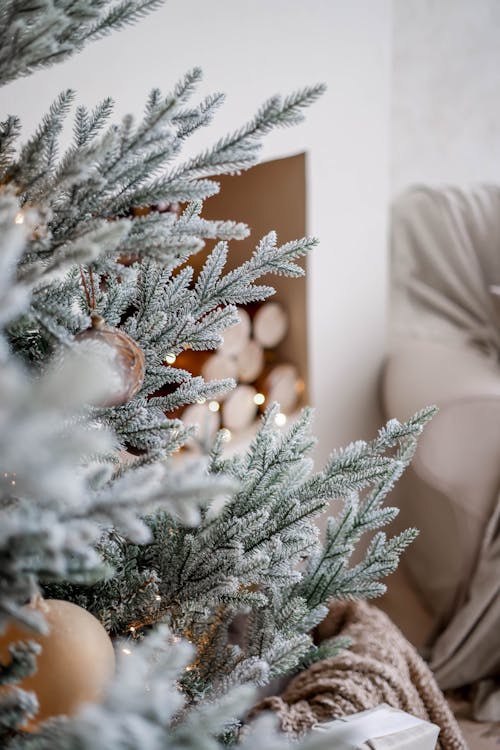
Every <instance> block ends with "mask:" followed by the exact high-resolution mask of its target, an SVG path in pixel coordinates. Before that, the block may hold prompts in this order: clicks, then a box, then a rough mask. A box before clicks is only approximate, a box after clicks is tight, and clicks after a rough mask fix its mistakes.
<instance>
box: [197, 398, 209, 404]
mask: <svg viewBox="0 0 500 750" xmlns="http://www.w3.org/2000/svg"><path fill="white" fill-rule="evenodd" d="M196 403H197V404H206V403H207V399H206V398H203V396H200V398H197V399H196Z"/></svg>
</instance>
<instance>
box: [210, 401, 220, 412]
mask: <svg viewBox="0 0 500 750" xmlns="http://www.w3.org/2000/svg"><path fill="white" fill-rule="evenodd" d="M208 408H209V409H210V411H214V412H215V411H219V409H220V404H219V402H218V401H210V402H209V404H208Z"/></svg>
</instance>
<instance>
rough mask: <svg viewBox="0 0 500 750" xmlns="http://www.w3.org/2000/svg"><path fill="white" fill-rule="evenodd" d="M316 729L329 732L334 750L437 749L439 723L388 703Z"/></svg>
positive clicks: (317, 725) (315, 726) (318, 725)
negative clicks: (420, 717)
mask: <svg viewBox="0 0 500 750" xmlns="http://www.w3.org/2000/svg"><path fill="white" fill-rule="evenodd" d="M313 730H314V731H318V732H328V733H329V734H330V736H331V738H332V748H333V747H334V748H335V750H435V747H436V742H437V738H438V735H439V727H438V726H436V724H431V723H430V722H428V721H423V720H422V719H417V717H416V716H412V715H411V714H408V713H406V712H405V711H400V710H399V709H397V708H392V707H391V706H388V705H387V704H385V703H382V704H380V706H377V707H376V708H370V709H368V710H366V711H361V712H360V713H357V714H352V715H351V716H344V717H342V718H340V719H335V720H334V721H328V722H324V723H322V724H315V725H314V727H313ZM333 743H334V744H333Z"/></svg>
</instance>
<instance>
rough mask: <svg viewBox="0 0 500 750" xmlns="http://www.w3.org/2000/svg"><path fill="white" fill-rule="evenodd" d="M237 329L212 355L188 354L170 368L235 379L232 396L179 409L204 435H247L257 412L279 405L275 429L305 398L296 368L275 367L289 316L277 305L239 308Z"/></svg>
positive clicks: (210, 377)
mask: <svg viewBox="0 0 500 750" xmlns="http://www.w3.org/2000/svg"><path fill="white" fill-rule="evenodd" d="M238 314H239V323H237V324H236V325H235V326H233V327H232V328H229V329H228V330H227V331H226V332H225V334H224V343H223V344H222V346H221V347H220V348H219V349H218V350H217V351H215V352H195V351H191V350H188V351H186V352H183V353H182V354H180V355H179V356H178V357H177V358H176V360H175V367H181V368H183V369H186V370H189V371H190V372H191V373H192V374H193V375H202V376H203V377H204V378H205V380H220V379H224V378H234V380H235V381H236V383H237V385H236V388H235V389H234V390H232V391H231V392H230V393H229V394H226V395H225V396H220V398H218V399H217V400H215V399H214V400H212V401H205V402H203V403H197V404H192V405H191V406H188V407H187V408H186V409H184V411H183V413H182V415H181V416H182V420H183V421H184V422H185V423H186V424H198V425H200V427H201V429H202V431H203V432H204V434H205V435H207V434H208V435H211V434H213V433H215V432H216V430H217V429H219V428H220V427H222V428H224V429H225V431H226V435H227V437H228V439H229V438H231V437H232V436H235V437H237V436H238V435H239V434H242V433H244V432H245V430H247V429H248V428H249V427H250V426H251V425H252V424H253V423H254V422H255V419H256V417H257V416H258V414H259V412H262V411H263V410H264V409H265V408H266V407H267V406H268V405H269V404H271V403H273V402H278V403H279V404H280V412H279V414H277V416H276V421H277V424H278V425H283V424H285V423H286V420H287V415H290V414H291V413H292V412H293V411H294V410H295V409H296V408H297V406H298V404H299V402H300V400H301V397H302V394H303V392H304V388H305V385H304V381H303V380H302V378H301V377H300V374H299V372H298V370H297V367H296V366H295V365H293V364H291V363H289V362H283V361H280V359H279V357H278V355H277V353H276V347H277V346H278V345H279V344H280V343H281V342H282V341H283V339H284V338H285V336H286V335H287V333H288V325H289V320H288V315H287V312H286V310H285V308H284V307H283V306H282V305H281V304H280V303H278V302H266V303H263V304H261V305H259V306H256V307H255V308H254V307H248V308H247V309H244V308H239V309H238Z"/></svg>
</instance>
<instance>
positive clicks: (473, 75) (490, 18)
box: [392, 0, 500, 192]
mask: <svg viewBox="0 0 500 750" xmlns="http://www.w3.org/2000/svg"><path fill="white" fill-rule="evenodd" d="M392 123H393V155H392V186H393V190H394V192H398V191H400V190H401V189H402V188H404V187H407V186H408V185H409V184H411V183H415V182H420V183H421V182H427V183H433V184H438V183H457V184H460V185H467V184H470V183H473V182H476V181H494V182H498V181H499V180H500V2H498V0H473V1H472V0H394V88H393V114H392Z"/></svg>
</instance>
